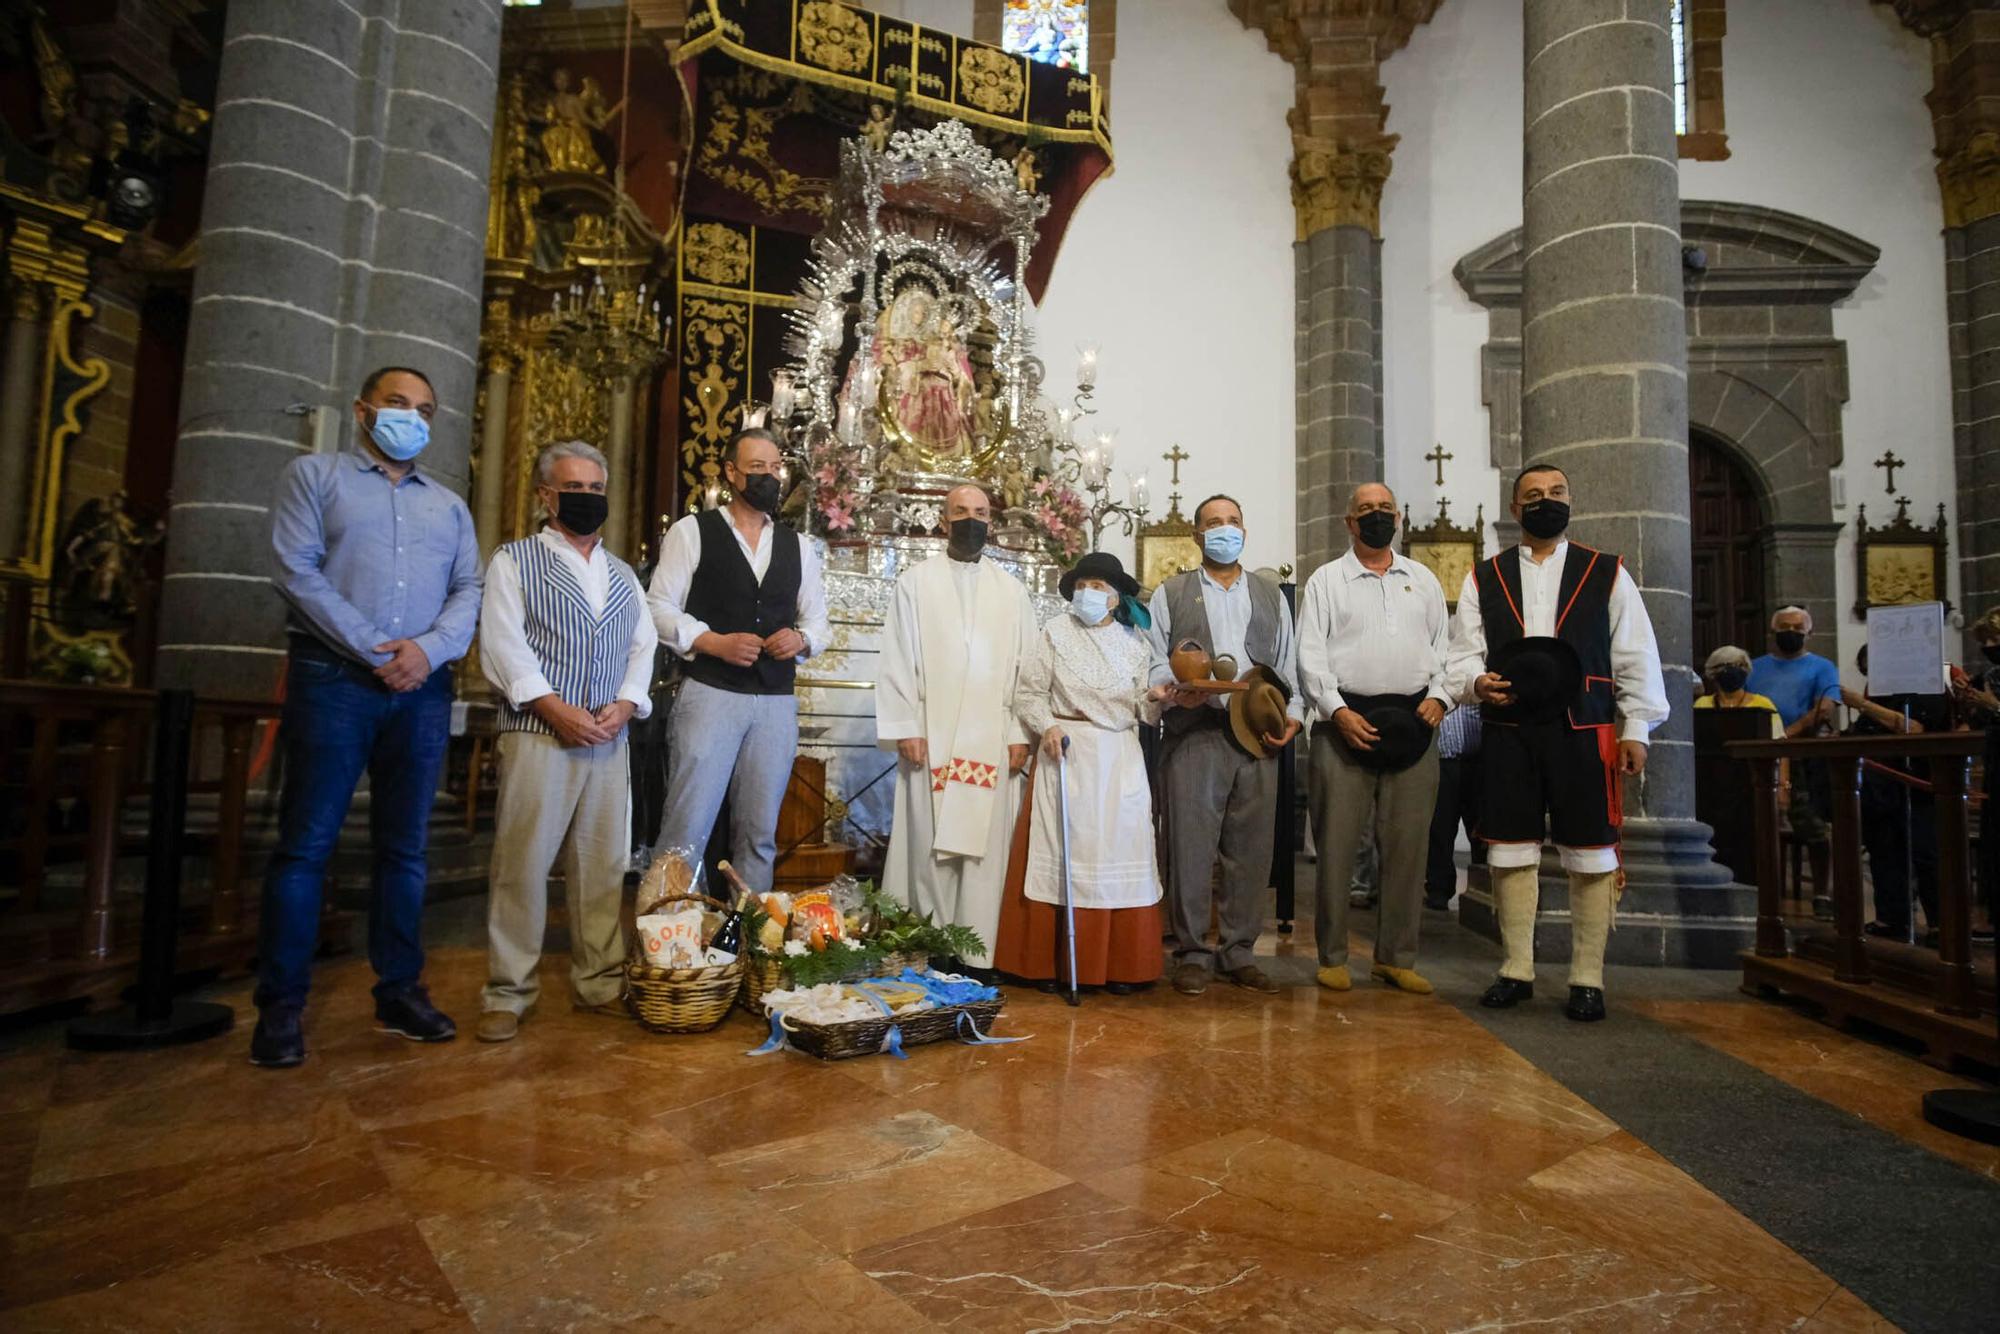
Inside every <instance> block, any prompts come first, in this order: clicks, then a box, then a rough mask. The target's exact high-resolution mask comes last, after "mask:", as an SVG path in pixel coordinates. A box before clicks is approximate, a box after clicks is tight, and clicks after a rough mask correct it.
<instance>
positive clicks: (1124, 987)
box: [1104, 982, 1153, 996]
mask: <svg viewBox="0 0 2000 1334" xmlns="http://www.w3.org/2000/svg"><path fill="white" fill-rule="evenodd" d="M1152 985H1153V984H1152V983H1151V982H1106V983H1105V984H1104V989H1105V990H1106V991H1108V992H1110V993H1111V994H1112V995H1114V996H1136V995H1138V994H1139V993H1140V992H1142V991H1144V990H1145V989H1146V988H1148V987H1150V986H1152Z"/></svg>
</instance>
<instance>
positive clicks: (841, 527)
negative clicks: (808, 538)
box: [807, 432, 863, 533]
mask: <svg viewBox="0 0 2000 1334" xmlns="http://www.w3.org/2000/svg"><path fill="white" fill-rule="evenodd" d="M807 463H808V465H809V466H810V467H811V468H812V477H813V482H814V483H815V486H814V491H813V504H814V508H816V509H817V510H818V511H819V516H820V518H822V519H823V520H825V521H826V528H827V531H828V532H830V533H844V532H847V531H848V530H849V529H851V528H853V527H854V512H855V511H856V510H857V509H859V508H860V507H861V492H860V489H859V483H860V480H861V469H862V464H863V451H862V449H861V448H860V447H858V446H854V445H848V444H844V443H842V441H841V440H840V438H839V437H838V436H836V435H834V434H832V433H831V432H829V433H827V434H826V435H825V436H823V437H822V438H821V439H820V440H819V442H818V443H816V444H815V445H813V446H812V447H811V449H810V451H809V455H808V458H807Z"/></svg>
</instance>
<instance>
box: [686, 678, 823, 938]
mask: <svg viewBox="0 0 2000 1334" xmlns="http://www.w3.org/2000/svg"><path fill="white" fill-rule="evenodd" d="M671 729H672V730H671V740H670V742H669V746H670V750H669V758H668V760H667V808H666V814H665V815H664V816H663V817H662V819H661V820H660V838H659V843H658V844H657V846H659V847H661V848H672V847H691V848H693V849H694V852H695V857H696V859H697V860H699V858H700V856H701V853H702V850H703V849H704V848H706V847H707V846H708V836H709V834H710V833H711V832H713V831H714V829H715V817H716V816H717V815H718V814H720V813H721V811H722V799H723V797H724V796H727V797H728V798H729V845H730V846H729V860H730V862H731V864H732V865H734V866H735V868H736V872H737V874H738V875H741V876H742V877H743V879H744V882H745V883H746V884H748V885H749V886H750V887H751V888H752V889H755V890H758V891H759V892H762V891H763V890H767V889H769V888H770V887H771V863H772V862H773V861H775V860H776V859H777V855H778V808H779V807H780V806H782V805H784V804H785V787H786V785H787V784H788V783H790V782H791V779H792V759H793V757H794V756H796V755H797V754H798V749H799V700H798V696H796V695H743V694H738V693H736V692H735V691H733V690H717V689H716V688H715V687H713V686H707V685H703V684H702V683H701V682H699V681H685V682H683V683H682V684H681V690H680V694H679V695H678V696H677V697H676V698H675V700H674V711H673V719H672V723H671ZM718 897H725V898H726V897H727V896H726V895H720V896H718Z"/></svg>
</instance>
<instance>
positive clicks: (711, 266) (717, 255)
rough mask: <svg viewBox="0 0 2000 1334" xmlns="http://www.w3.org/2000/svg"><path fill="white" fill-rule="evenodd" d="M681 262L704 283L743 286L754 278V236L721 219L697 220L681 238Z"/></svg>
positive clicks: (690, 273) (689, 272) (691, 274)
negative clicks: (752, 248)
mask: <svg viewBox="0 0 2000 1334" xmlns="http://www.w3.org/2000/svg"><path fill="white" fill-rule="evenodd" d="M681 263H682V265H683V266H684V267H685V268H686V270H687V272H688V274H689V275H690V276H691V277H695V278H698V279H700V280H701V281H703V282H708V283H720V284H722V285H723V286H725V287H741V286H743V285H744V284H745V283H747V282H749V281H750V238H749V237H747V236H745V235H744V234H743V233H741V232H739V231H737V230H736V229H735V228H734V227H729V226H725V225H724V224H722V223H719V222H702V223H696V224H695V225H694V226H692V227H690V228H688V229H687V233H686V235H685V236H684V238H683V239H682V241H681Z"/></svg>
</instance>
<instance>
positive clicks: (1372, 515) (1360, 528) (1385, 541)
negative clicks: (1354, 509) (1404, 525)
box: [1354, 510, 1396, 551]
mask: <svg viewBox="0 0 2000 1334" xmlns="http://www.w3.org/2000/svg"><path fill="white" fill-rule="evenodd" d="M1354 531H1355V535H1356V536H1357V537H1359V538H1360V539H1361V545H1362V546H1364V547H1367V548H1369V549H1370V550H1372V551H1380V550H1381V549H1382V548H1383V547H1386V546H1388V545H1389V544H1390V543H1391V542H1393V541H1395V540H1396V516H1395V515H1393V514H1389V513H1386V512H1385V511H1383V510H1371V511H1369V512H1368V513H1366V514H1364V515H1362V516H1361V517H1360V518H1358V519H1356V520H1355V521H1354Z"/></svg>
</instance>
